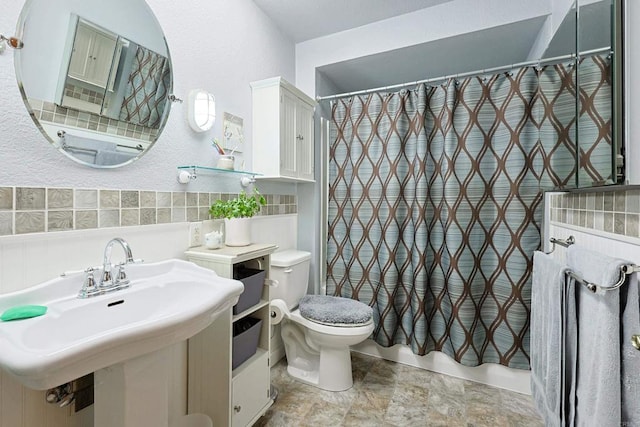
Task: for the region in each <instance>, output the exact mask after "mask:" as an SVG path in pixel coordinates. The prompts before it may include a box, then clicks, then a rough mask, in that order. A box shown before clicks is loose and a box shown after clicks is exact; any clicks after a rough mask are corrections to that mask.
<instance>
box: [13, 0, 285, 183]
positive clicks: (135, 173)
mask: <svg viewBox="0 0 640 427" xmlns="http://www.w3.org/2000/svg"><path fill="white" fill-rule="evenodd" d="M85 3H86V1H85ZM148 4H149V6H150V7H151V9H152V10H153V12H154V13H155V15H156V17H157V18H158V21H159V22H160V24H161V26H162V27H163V29H164V31H165V36H166V38H167V42H168V45H169V51H170V55H171V58H172V61H173V72H174V93H175V94H176V96H178V97H179V98H183V99H186V98H187V95H188V92H189V90H191V89H194V88H203V89H206V90H208V91H210V92H211V93H213V94H214V95H215V97H216V101H217V112H218V117H219V118H220V119H219V120H218V121H217V123H216V125H215V126H214V129H213V131H212V132H208V133H206V134H204V135H202V134H196V133H194V132H193V131H191V130H190V128H189V127H188V125H187V122H186V115H185V114H186V113H185V112H186V104H173V107H172V110H171V114H170V116H169V120H168V123H167V128H166V129H165V132H164V133H163V135H162V136H161V137H160V139H159V140H158V142H157V143H156V144H155V146H154V147H153V148H152V149H151V151H150V152H149V153H147V154H146V155H145V156H143V157H142V158H141V159H140V160H138V161H137V162H135V163H134V164H133V165H129V166H125V167H123V168H119V169H116V170H94V169H90V168H87V167H84V166H80V165H77V164H75V163H74V162H73V161H71V160H69V159H67V158H66V157H65V156H63V155H62V154H59V153H57V152H56V151H55V150H54V149H53V148H52V147H51V146H49V144H48V143H47V142H46V141H45V139H44V137H42V136H41V135H40V133H39V132H38V130H37V129H36V127H35V126H34V124H33V123H32V121H31V119H30V117H29V116H28V114H27V111H26V109H25V107H24V104H23V102H22V98H21V96H20V92H19V90H18V86H17V84H16V77H15V71H14V64H13V51H12V50H9V49H7V50H6V51H5V52H4V53H3V54H0V87H2V92H1V93H0V106H1V107H0V109H1V114H0V153H2V154H1V155H0V159H1V160H2V166H3V167H2V168H0V185H20V186H42V185H47V186H61V187H83V188H128V189H148V190H163V191H169V190H173V191H184V190H185V189H186V187H184V186H180V185H179V184H177V183H176V166H178V165H186V164H200V165H204V166H213V165H214V158H215V156H214V151H213V149H212V147H211V146H210V143H209V139H210V138H211V137H212V136H216V137H218V138H220V139H221V138H222V119H221V118H222V113H223V112H224V111H227V112H230V113H232V114H235V115H237V116H240V117H242V118H243V119H244V130H245V140H246V143H245V146H246V147H245V153H244V155H245V160H246V168H247V169H250V167H251V159H250V153H248V151H249V148H250V146H251V143H252V141H253V135H252V132H251V90H250V87H249V82H251V81H254V80H259V79H264V78H268V77H273V76H277V75H282V76H283V77H284V78H285V79H287V80H289V81H293V80H294V78H295V75H294V53H295V50H294V45H293V42H291V41H290V40H289V39H288V38H287V37H286V36H284V35H283V34H282V33H281V32H280V31H279V30H278V29H277V28H276V27H275V26H274V25H273V24H272V22H271V21H270V20H269V19H268V18H267V17H266V15H264V13H263V12H262V11H261V10H260V9H259V8H258V7H257V6H256V5H255V4H254V3H253V2H252V1H251V0H234V1H225V0H193V1H190V2H189V3H188V6H185V5H184V4H178V3H176V2H172V1H167V0H150V1H149V2H148ZM22 6H23V1H21V0H6V1H4V2H3V3H2V13H1V14H0V28H1V29H2V30H1V31H2V34H9V35H11V34H13V31H14V28H16V23H17V20H18V16H19V14H20V11H21V8H22ZM25 38H27V36H26V35H25ZM24 49H29V45H26V46H25V48H24ZM44 70H46V68H45V69H43V70H42V71H44ZM58 71H59V70H55V71H54V72H55V73H57V72H58ZM188 188H189V191H229V192H231V191H238V190H239V189H240V186H239V184H238V182H237V180H236V179H233V180H227V179H220V178H219V177H216V178H209V179H201V180H200V179H199V180H196V181H194V182H192V183H191V184H189V187H188ZM291 188H293V187H291V186H288V187H287V186H285V187H283V186H278V185H271V186H270V185H264V186H263V185H261V190H263V192H272V193H277V192H281V191H284V190H289V193H291V191H290V190H291Z"/></svg>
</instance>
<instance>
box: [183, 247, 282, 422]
mask: <svg viewBox="0 0 640 427" xmlns="http://www.w3.org/2000/svg"><path fill="white" fill-rule="evenodd" d="M276 249H277V246H276V245H273V244H253V245H249V246H243V247H228V246H227V247H224V248H222V249H217V250H210V249H207V248H204V247H199V248H193V249H190V250H188V251H187V252H185V255H186V256H187V259H188V260H189V261H192V262H194V263H196V264H198V265H200V266H202V267H205V268H209V269H211V270H213V271H215V272H216V273H217V274H218V275H219V276H221V277H233V268H234V266H236V265H238V264H244V265H246V266H247V267H250V268H257V269H260V270H266V277H267V278H268V277H269V266H270V264H271V259H270V256H271V253H272V252H273V251H275V250H276ZM266 281H267V280H265V282H266ZM249 316H250V317H253V318H256V319H260V320H262V327H261V330H260V337H259V340H258V349H257V351H256V353H255V354H254V355H253V356H252V357H250V358H249V359H248V360H246V361H245V362H244V363H242V364H241V365H240V366H238V367H236V369H232V368H231V366H232V353H233V339H232V331H233V324H234V323H236V322H238V321H240V320H242V319H244V318H246V317H249ZM270 319H271V317H270V311H269V287H268V285H266V284H264V285H263V287H262V295H261V298H260V301H259V302H258V303H257V304H255V305H253V306H252V307H250V308H248V309H246V310H245V311H243V312H242V313H238V314H235V315H234V314H233V313H232V309H231V308H230V309H229V310H228V311H227V312H226V313H225V314H223V315H221V316H220V317H218V318H217V319H216V320H215V321H214V322H213V323H212V324H211V325H210V326H209V327H207V328H206V329H205V330H203V331H202V332H200V333H198V334H197V335H195V336H194V337H192V338H191V339H190V340H189V344H188V345H189V361H188V364H189V365H188V371H189V373H188V403H187V405H188V412H189V413H203V414H206V415H208V416H209V417H210V418H211V419H212V420H213V425H214V426H216V427H223V426H232V427H245V426H250V425H252V424H253V423H255V422H256V421H257V420H258V419H259V418H260V417H261V416H262V415H263V414H264V413H265V412H266V411H267V409H268V408H269V407H270V406H271V404H272V403H273V401H272V399H271V374H270V368H269V365H270V330H271V325H270Z"/></svg>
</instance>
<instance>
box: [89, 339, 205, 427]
mask: <svg viewBox="0 0 640 427" xmlns="http://www.w3.org/2000/svg"><path fill="white" fill-rule="evenodd" d="M169 363H170V359H169V352H168V351H167V349H163V350H158V351H155V352H151V353H148V354H145V355H142V356H139V357H136V358H133V359H130V360H127V361H124V362H122V363H118V364H116V365H113V366H109V367H107V368H104V369H100V370H98V371H96V372H95V374H94V390H95V391H94V427H113V426H121V427H140V426H154V427H179V426H186V425H193V426H196V425H197V426H198V427H200V426H202V427H207V425H209V426H210V425H212V424H211V421H210V420H207V418H206V417H204V419H202V416H201V415H200V414H194V415H187V416H182V417H178V419H177V420H170V414H169V374H168V373H169V370H170V369H169V368H170V365H169ZM194 418H200V419H201V422H199V423H196V422H193V421H194ZM207 421H208V422H207Z"/></svg>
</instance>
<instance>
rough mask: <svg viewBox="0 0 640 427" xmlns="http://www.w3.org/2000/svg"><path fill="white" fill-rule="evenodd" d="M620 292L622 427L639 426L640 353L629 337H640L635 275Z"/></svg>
mask: <svg viewBox="0 0 640 427" xmlns="http://www.w3.org/2000/svg"><path fill="white" fill-rule="evenodd" d="M625 290H626V293H625V292H624V291H625ZM621 291H622V295H623V296H626V300H625V301H624V303H623V305H622V309H623V313H622V371H621V375H622V425H624V426H627V427H630V426H640V351H638V350H636V348H635V347H634V346H633V345H631V336H632V335H640V297H639V294H640V292H639V291H638V278H637V274H633V275H632V276H631V277H629V282H628V285H627V287H626V289H625V288H623V289H622V290H621Z"/></svg>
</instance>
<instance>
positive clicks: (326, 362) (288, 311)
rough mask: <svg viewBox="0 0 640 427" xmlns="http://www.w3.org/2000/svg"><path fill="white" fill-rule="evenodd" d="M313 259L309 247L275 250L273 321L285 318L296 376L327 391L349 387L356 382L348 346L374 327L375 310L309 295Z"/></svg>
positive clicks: (284, 333) (287, 348) (284, 330)
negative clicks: (306, 249)
mask: <svg viewBox="0 0 640 427" xmlns="http://www.w3.org/2000/svg"><path fill="white" fill-rule="evenodd" d="M310 259H311V254H310V253H309V252H302V251H296V250H284V251H281V252H276V253H274V254H273V255H271V273H270V278H271V279H272V280H273V287H272V288H271V289H270V294H271V295H270V296H271V310H272V314H271V315H272V323H273V324H278V323H279V322H281V323H282V340H283V341H284V347H285V354H286V356H287V363H288V366H287V372H289V374H290V375H291V376H292V377H294V378H296V379H298V380H300V381H302V382H304V383H307V384H310V385H313V386H315V387H318V388H321V389H323V390H329V391H343V390H348V389H349V388H351V387H352V386H353V377H352V374H351V354H350V349H349V346H352V345H355V344H359V343H361V342H362V341H364V340H365V339H367V337H369V335H371V332H373V328H374V325H373V318H372V309H371V307H369V306H368V305H366V304H363V303H361V302H359V301H355V300H351V299H348V298H339V297H331V296H320V295H307V296H305V294H306V293H307V285H308V282H309V262H310ZM298 305H299V307H298Z"/></svg>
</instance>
